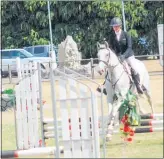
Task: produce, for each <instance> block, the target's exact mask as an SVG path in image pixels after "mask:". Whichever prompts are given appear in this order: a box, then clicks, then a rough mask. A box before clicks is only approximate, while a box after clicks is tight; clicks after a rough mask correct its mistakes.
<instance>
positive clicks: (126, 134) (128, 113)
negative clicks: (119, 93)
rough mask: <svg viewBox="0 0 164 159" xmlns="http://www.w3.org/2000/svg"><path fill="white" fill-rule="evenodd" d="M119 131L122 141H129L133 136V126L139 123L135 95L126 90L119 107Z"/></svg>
mask: <svg viewBox="0 0 164 159" xmlns="http://www.w3.org/2000/svg"><path fill="white" fill-rule="evenodd" d="M119 120H120V132H121V134H122V135H121V138H123V139H124V141H127V142H131V141H132V140H133V138H132V137H133V136H134V133H135V132H134V129H133V126H138V125H140V115H139V114H138V112H137V109H136V96H135V95H134V94H133V93H132V92H131V91H128V93H127V94H126V98H125V99H124V100H123V101H122V104H121V106H120V108H119Z"/></svg>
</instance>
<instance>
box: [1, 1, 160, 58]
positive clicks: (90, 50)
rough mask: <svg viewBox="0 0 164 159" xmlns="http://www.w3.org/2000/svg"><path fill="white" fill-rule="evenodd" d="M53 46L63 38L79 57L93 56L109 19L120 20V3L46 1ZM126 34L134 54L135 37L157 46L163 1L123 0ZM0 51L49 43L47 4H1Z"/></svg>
mask: <svg viewBox="0 0 164 159" xmlns="http://www.w3.org/2000/svg"><path fill="white" fill-rule="evenodd" d="M50 2H51V23H52V33H53V43H54V44H55V45H58V44H59V43H61V41H63V40H64V39H65V38H66V36H67V35H72V36H73V38H74V40H75V41H76V42H77V43H78V44H79V46H80V51H81V52H82V56H83V58H89V57H96V52H97V50H96V42H97V41H99V42H101V41H102V40H104V39H108V37H109V34H110V32H111V27H110V26H109V23H110V20H111V19H112V18H113V17H114V16H118V17H120V18H122V10H121V7H122V6H121V1H115V2H114V1H111V2H110V1H99V0H97V1H50ZM125 17H126V28H127V31H128V32H129V33H130V34H131V35H132V37H133V41H134V45H133V46H134V49H135V52H136V53H138V54H140V50H137V49H138V48H139V47H138V45H139V44H138V38H139V37H140V36H141V35H143V34H144V35H146V38H147V39H148V41H149V44H150V49H151V50H152V51H153V52H154V53H155V52H158V50H157V49H158V47H157V24H158V23H163V2H157V1H156V2H143V1H139V0H137V1H131V2H130V1H128V2H127V1H126V2H125ZM1 24H2V48H21V47H24V46H30V45H37V44H48V43H49V39H50V38H49V19H48V9H47V1H36V0H31V1H13V2H12V1H2V5H1Z"/></svg>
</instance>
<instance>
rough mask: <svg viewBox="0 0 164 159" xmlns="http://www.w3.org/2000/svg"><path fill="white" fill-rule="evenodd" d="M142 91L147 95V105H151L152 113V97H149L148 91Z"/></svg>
mask: <svg viewBox="0 0 164 159" xmlns="http://www.w3.org/2000/svg"><path fill="white" fill-rule="evenodd" d="M144 93H145V95H146V97H147V100H148V102H149V105H150V107H151V111H152V113H154V106H153V102H152V98H151V95H150V92H148V91H145V92H144Z"/></svg>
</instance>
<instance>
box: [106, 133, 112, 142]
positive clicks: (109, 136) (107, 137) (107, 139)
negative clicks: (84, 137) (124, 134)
mask: <svg viewBox="0 0 164 159" xmlns="http://www.w3.org/2000/svg"><path fill="white" fill-rule="evenodd" d="M111 140H112V135H111V134H107V135H106V141H107V142H108V141H111Z"/></svg>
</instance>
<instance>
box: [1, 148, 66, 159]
mask: <svg viewBox="0 0 164 159" xmlns="http://www.w3.org/2000/svg"><path fill="white" fill-rule="evenodd" d="M55 151H56V147H39V148H32V149H29V150H9V151H2V156H1V157H2V158H19V157H30V156H33V157H34V156H43V155H54V154H55ZM63 152H64V149H63V147H62V146H61V147H60V153H63Z"/></svg>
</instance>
